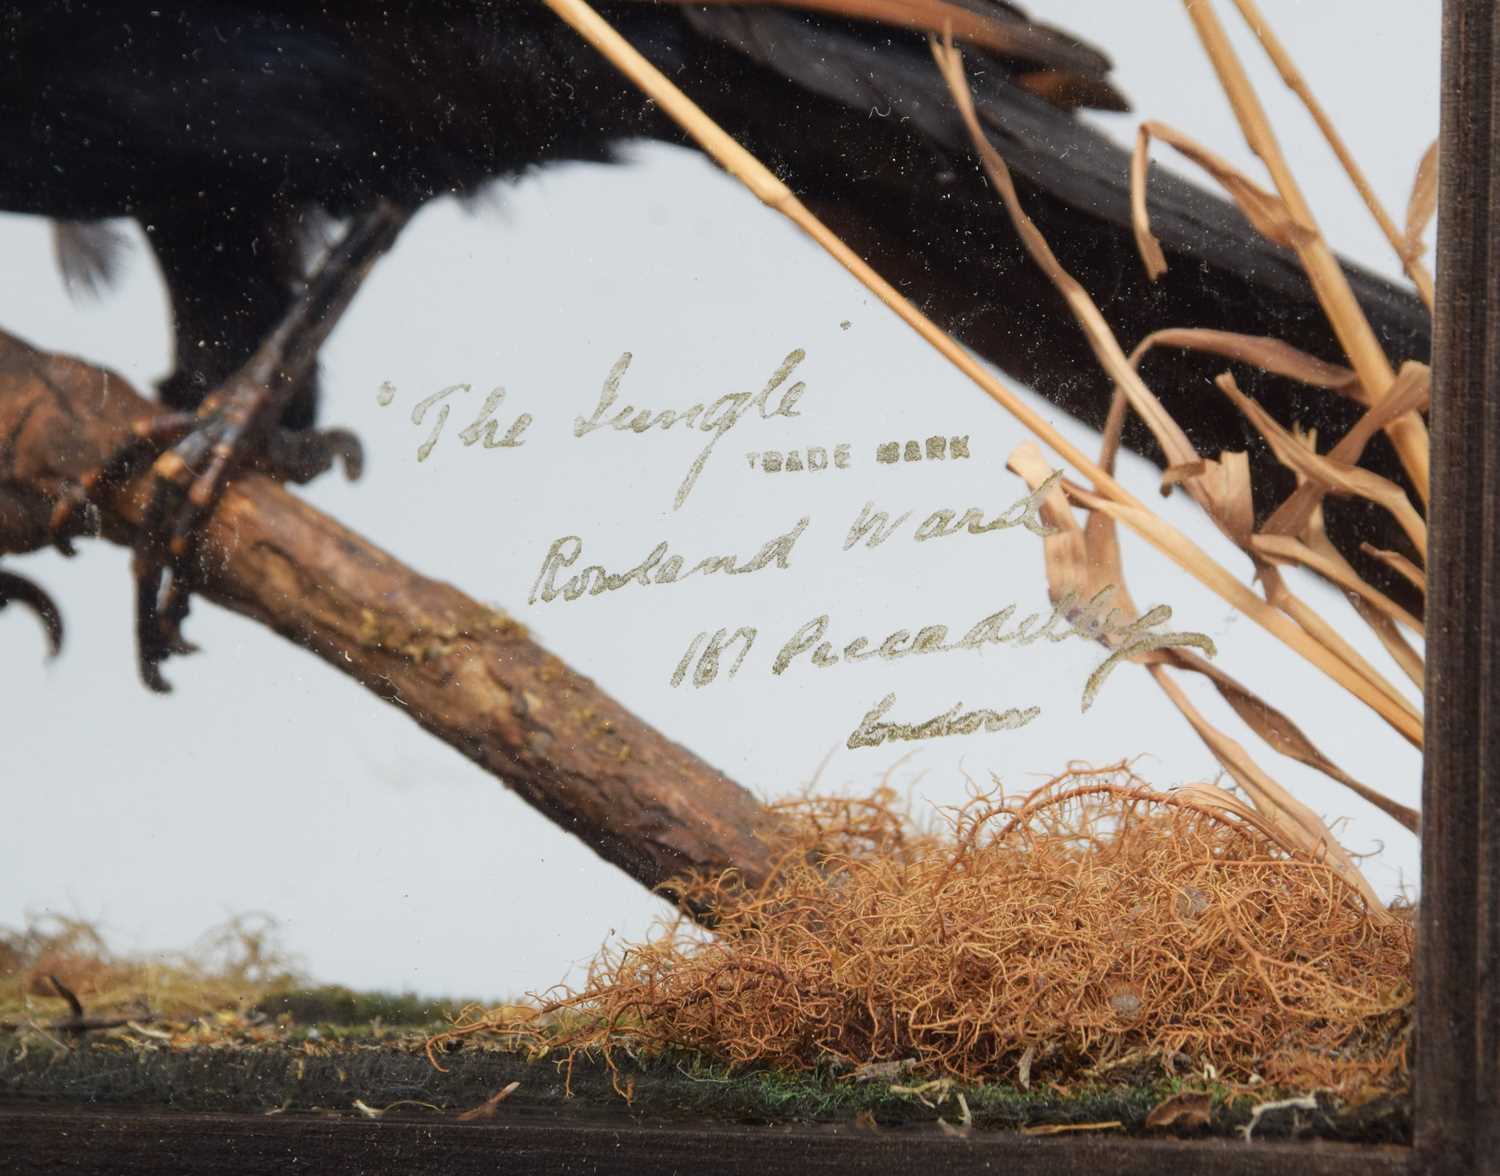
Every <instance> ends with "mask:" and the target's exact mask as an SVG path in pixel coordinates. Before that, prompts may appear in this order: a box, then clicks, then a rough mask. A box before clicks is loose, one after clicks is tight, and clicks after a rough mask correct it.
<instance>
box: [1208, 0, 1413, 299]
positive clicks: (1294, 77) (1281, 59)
mask: <svg viewBox="0 0 1500 1176" xmlns="http://www.w3.org/2000/svg"><path fill="white" fill-rule="evenodd" d="M1234 3H1235V7H1237V8H1238V9H1239V10H1240V15H1241V16H1243V17H1244V18H1245V23H1246V24H1248V25H1249V26H1250V28H1251V29H1252V30H1254V32H1255V35H1256V37H1257V38H1258V39H1259V41H1260V43H1261V47H1262V48H1263V49H1265V51H1266V55H1267V56H1268V57H1269V58H1270V59H1271V62H1272V64H1274V65H1275V66H1276V70H1277V72H1278V73H1280V74H1281V80H1282V81H1284V82H1285V83H1286V85H1287V88H1288V89H1289V90H1291V91H1292V93H1294V94H1296V95H1297V97H1298V98H1299V99H1301V100H1302V105H1303V106H1305V107H1306V108H1307V112H1308V114H1310V115H1312V118H1313V121H1314V122H1315V123H1317V124H1318V130H1320V131H1322V132H1323V138H1324V139H1326V140H1327V142H1328V146H1329V147H1331V148H1332V149H1333V153H1334V154H1335V155H1336V156H1338V160H1339V163H1340V164H1342V165H1343V168H1344V171H1345V172H1346V173H1347V174H1348V176H1349V179H1350V180H1351V181H1352V182H1353V184H1354V187H1355V188H1356V189H1357V190H1358V192H1359V195H1360V199H1362V200H1363V201H1364V202H1365V207H1366V208H1368V209H1369V210H1370V215H1371V216H1373V217H1374V218H1375V223H1376V224H1378V225H1379V226H1380V231H1381V232H1382V233H1384V234H1385V238H1386V240H1387V241H1389V242H1390V243H1391V248H1392V249H1394V250H1395V251H1396V256H1398V257H1399V258H1400V259H1401V264H1402V265H1403V266H1404V267H1405V269H1406V273H1407V276H1408V277H1409V278H1411V280H1412V283H1413V285H1415V286H1416V288H1417V293H1418V294H1420V295H1421V297H1422V301H1423V302H1424V303H1426V305H1427V311H1428V313H1429V314H1430V313H1432V275H1431V274H1430V273H1428V272H1427V267H1426V266H1424V265H1423V264H1422V263H1421V260H1420V258H1421V255H1422V245H1421V240H1422V230H1423V228H1425V226H1426V218H1425V217H1423V216H1422V215H1421V213H1422V209H1421V208H1419V207H1417V192H1416V191H1413V193H1412V197H1413V199H1412V208H1409V209H1408V211H1407V227H1406V233H1405V234H1404V235H1403V234H1402V232H1401V231H1400V230H1399V229H1397V228H1396V224H1395V222H1394V221H1392V220H1391V217H1390V213H1388V212H1386V210H1385V205H1383V204H1382V203H1381V202H1380V198H1379V197H1378V196H1376V195H1375V190H1374V189H1373V188H1371V187H1370V181H1369V180H1367V179H1366V178H1365V173H1364V172H1363V170H1361V168H1360V166H1359V164H1358V163H1356V162H1355V160H1354V156H1353V154H1352V153H1351V152H1350V150H1349V146H1348V144H1346V143H1345V142H1344V137H1343V136H1342V135H1340V134H1339V131H1338V128H1337V127H1336V126H1334V124H1333V120H1332V119H1330V118H1329V117H1328V112H1327V111H1326V110H1324V109H1323V106H1322V103H1320V102H1319V101H1318V100H1317V99H1316V98H1315V97H1313V92H1312V89H1311V87H1309V86H1308V84H1307V79H1306V78H1304V77H1303V76H1302V73H1301V71H1300V70H1298V68H1297V66H1296V64H1295V63H1294V62H1293V61H1292V56H1291V54H1290V53H1288V52H1287V49H1286V46H1285V45H1283V44H1282V43H1281V40H1280V38H1278V37H1277V36H1276V33H1275V32H1274V31H1273V30H1272V28H1271V25H1270V23H1269V22H1268V21H1267V20H1266V18H1265V17H1264V16H1263V15H1262V14H1261V11H1260V8H1259V7H1258V6H1257V5H1256V3H1255V0H1234ZM1423 162H1424V164H1425V163H1426V159H1425V158H1424V160H1423ZM1432 171H1433V172H1434V173H1435V171H1436V169H1435V168H1433V169H1432ZM1417 187H1418V189H1422V188H1423V181H1422V172H1421V169H1420V168H1419V169H1418V172H1417ZM1422 196H1423V199H1424V201H1425V200H1430V207H1431V211H1436V209H1437V184H1436V177H1435V174H1434V177H1433V182H1432V184H1431V186H1430V192H1428V191H1427V190H1426V189H1423V190H1422ZM1413 213H1415V214H1416V218H1414V216H1413ZM1430 215H1431V212H1430V211H1429V212H1428V213H1427V216H1430ZM1413 225H1415V228H1413Z"/></svg>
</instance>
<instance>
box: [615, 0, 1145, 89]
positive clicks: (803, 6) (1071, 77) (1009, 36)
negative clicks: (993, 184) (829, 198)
mask: <svg viewBox="0 0 1500 1176" xmlns="http://www.w3.org/2000/svg"><path fill="white" fill-rule="evenodd" d="M643 2H646V3H653V4H676V5H683V6H687V5H691V7H692V8H693V9H695V10H696V11H695V13H694V18H695V23H697V24H699V25H700V27H712V26H713V24H715V23H716V17H715V14H713V13H708V12H703V11H702V10H703V9H704V8H729V9H731V10H732V12H731V13H725V14H721V16H722V19H723V20H725V21H726V22H729V21H732V22H734V23H735V24H737V25H738V26H739V27H740V28H741V29H744V28H746V27H753V26H755V25H756V24H758V23H759V22H760V17H758V16H757V14H756V13H755V11H754V10H755V9H773V8H789V9H796V10H800V11H802V12H804V13H808V14H816V15H821V16H831V17H839V18H844V19H849V20H858V21H865V22H870V23H874V24H881V25H888V26H891V27H894V28H901V29H908V30H911V31H913V32H919V33H934V34H938V35H942V34H943V33H945V32H952V34H953V36H954V37H955V38H957V39H958V40H959V41H961V42H964V43H966V44H967V45H968V46H969V47H970V48H972V49H978V50H982V51H984V52H985V53H986V55H988V56H990V57H992V58H995V59H998V60H999V61H1001V62H1003V63H1004V64H1005V65H1006V67H1007V69H1008V72H1010V73H1011V74H1012V76H1013V77H1014V79H1015V80H1016V81H1017V82H1018V83H1019V84H1020V85H1021V86H1022V88H1024V89H1026V90H1029V91H1031V92H1032V93H1034V94H1036V95H1038V96H1039V97H1041V98H1045V99H1046V100H1047V101H1048V102H1050V103H1052V104H1053V105H1055V106H1059V107H1061V108H1063V109H1069V110H1071V109H1073V108H1075V107H1078V106H1089V107H1096V108H1099V109H1103V110H1127V109H1129V104H1128V103H1127V102H1126V101H1125V99H1124V97H1123V96H1122V95H1121V94H1120V93H1119V91H1118V90H1116V89H1115V88H1114V86H1113V85H1112V84H1111V83H1110V81H1109V72H1110V68H1111V64H1110V60H1109V58H1108V57H1107V56H1106V55H1105V54H1104V53H1103V52H1101V51H1100V50H1099V49H1096V48H1095V47H1094V46H1092V45H1089V44H1087V43H1086V42H1084V41H1082V40H1080V39H1079V38H1077V37H1075V36H1073V35H1072V34H1071V33H1069V32H1066V31H1064V30H1062V29H1058V28H1054V27H1052V26H1051V25H1045V24H1040V23H1038V22H1036V21H1033V20H1032V19H1031V18H1030V17H1029V16H1027V15H1026V13H1025V12H1024V11H1023V10H1022V9H1020V8H1018V7H1017V6H1016V5H1014V4H1008V3H1002V2H1000V0H643Z"/></svg>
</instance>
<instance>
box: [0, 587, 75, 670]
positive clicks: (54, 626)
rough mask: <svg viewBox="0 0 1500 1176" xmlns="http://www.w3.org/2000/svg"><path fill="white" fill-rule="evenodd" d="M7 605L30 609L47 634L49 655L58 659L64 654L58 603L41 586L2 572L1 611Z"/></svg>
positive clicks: (60, 614) (0, 589)
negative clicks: (60, 654) (59, 655)
mask: <svg viewBox="0 0 1500 1176" xmlns="http://www.w3.org/2000/svg"><path fill="white" fill-rule="evenodd" d="M7 604H19V605H22V606H24V607H25V608H27V609H29V610H30V611H31V613H32V615H34V616H35V617H36V619H37V620H38V621H40V622H41V626H42V629H43V631H45V632H46V634H47V655H48V656H49V657H56V656H57V655H58V654H59V653H61V652H62V643H63V620H62V613H61V612H60V611H59V610H58V607H57V603H56V601H54V600H53V599H52V597H51V596H49V595H48V594H47V592H46V591H45V590H44V589H42V588H41V587H40V586H39V585H37V584H35V583H33V582H32V581H30V580H28V579H26V578H25V577H24V576H17V575H16V574H14V573H13V572H7V571H3V570H0V609H4V608H5V606H6V605H7Z"/></svg>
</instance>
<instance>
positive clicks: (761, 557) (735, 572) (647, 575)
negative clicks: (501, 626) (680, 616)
mask: <svg viewBox="0 0 1500 1176" xmlns="http://www.w3.org/2000/svg"><path fill="white" fill-rule="evenodd" d="M811 521H812V520H811V519H810V518H808V516H806V515H803V516H802V518H800V519H799V520H798V521H797V524H796V526H794V527H793V528H792V529H791V530H790V531H787V532H786V533H785V534H784V535H778V536H777V537H776V538H775V539H772V540H770V541H769V542H767V543H766V544H765V545H764V546H762V547H761V549H760V551H759V552H758V553H757V554H756V555H755V556H754V557H753V558H752V559H749V560H746V561H745V562H744V563H741V562H739V561H738V560H736V559H735V557H734V556H732V555H711V556H709V557H708V558H707V559H700V560H699V561H698V562H697V563H695V564H694V565H693V566H692V567H688V566H687V562H686V561H685V560H684V559H683V558H682V556H680V555H668V554H667V552H668V551H669V550H670V548H669V547H668V545H667V544H666V543H665V542H662V543H658V544H657V545H656V546H655V547H653V548H652V549H651V551H650V553H649V554H648V555H647V556H646V558H645V559H643V560H641V562H640V563H638V564H636V565H635V567H633V568H627V569H625V570H624V571H621V572H610V571H608V570H606V569H605V568H604V567H603V566H602V565H600V564H590V565H589V566H588V567H586V568H584V569H583V571H581V572H579V573H578V574H577V575H574V576H569V577H568V578H567V579H566V580H564V581H563V582H562V583H561V584H559V583H558V582H557V577H558V576H559V574H561V572H562V571H563V570H564V569H566V568H570V567H572V566H573V565H574V564H576V563H577V562H578V559H579V557H580V556H581V555H582V554H583V540H582V539H580V538H579V537H578V536H577V535H564V536H563V537H562V538H561V539H558V540H556V541H555V542H554V543H553V544H552V546H551V547H549V548H548V549H547V557H546V558H545V559H544V560H542V570H541V571H539V572H538V573H537V576H536V582H535V583H534V584H532V586H531V595H530V596H528V597H527V602H528V603H530V604H535V603H536V602H537V601H538V600H542V601H546V602H548V603H550V602H551V601H553V600H555V599H557V597H559V596H561V597H562V598H563V599H564V600H577V599H578V598H579V597H580V596H582V595H584V594H585V593H587V594H588V595H590V596H598V595H599V594H600V593H602V592H617V591H619V590H620V589H621V588H625V587H627V586H628V585H631V584H639V585H640V586H641V587H643V588H649V587H651V585H653V584H675V583H676V582H677V581H679V580H686V579H687V578H688V577H689V576H692V575H696V574H697V573H698V572H703V573H704V574H705V575H707V574H709V573H712V572H723V573H724V574H725V575H729V576H741V575H744V574H745V573H747V572H758V571H760V570H761V569H762V568H767V567H770V566H772V565H773V564H774V565H775V566H776V567H778V568H781V569H783V570H785V569H786V568H789V567H791V563H790V562H789V561H790V560H791V558H792V548H793V547H795V546H796V544H797V540H798V539H800V538H801V537H802V532H803V531H805V530H807V524H808V523H809V522H811ZM684 569H685V570H684Z"/></svg>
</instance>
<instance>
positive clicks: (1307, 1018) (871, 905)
mask: <svg viewBox="0 0 1500 1176" xmlns="http://www.w3.org/2000/svg"><path fill="white" fill-rule="evenodd" d="M782 807H783V809H784V810H785V811H786V812H787V813H788V815H790V816H792V817H793V818H795V819H796V821H797V825H798V827H799V829H800V835H799V836H797V837H796V838H795V839H794V840H793V842H792V843H791V844H789V845H787V846H785V847H783V852H782V854H781V857H780V860H779V866H778V869H777V871H776V873H775V875H774V876H773V878H772V879H771V880H770V881H769V882H768V883H767V884H766V885H765V886H763V887H762V888H760V889H759V890H756V891H754V892H748V893H747V892H745V891H743V890H741V889H739V888H738V886H737V880H736V879H734V878H733V877H732V876H727V875H726V876H723V877H718V878H699V879H695V880H692V881H691V883H690V885H689V886H688V887H687V888H686V893H687V894H688V895H690V896H691V897H692V898H693V899H694V900H696V901H708V902H710V903H712V904H714V905H715V906H716V907H717V909H719V911H720V912H721V918H720V921H719V923H718V926H717V928H716V929H715V931H714V932H713V933H712V934H708V933H705V932H702V931H701V930H699V929H697V928H695V927H693V926H691V925H690V924H688V923H687V922H685V921H681V922H677V923H674V924H671V925H669V926H666V927H665V928H664V929H663V930H662V932H661V933H660V934H658V935H657V936H656V937H655V938H653V939H651V940H650V941H649V942H646V943H643V944H639V945H635V946H631V947H628V948H626V949H624V950H623V951H619V952H614V953H607V954H605V955H602V956H601V957H600V958H599V959H598V960H597V961H596V962H595V965H594V967H593V969H592V971H591V974H590V977H589V980H588V983H587V984H586V986H585V988H584V989H583V991H581V992H578V993H569V994H567V995H565V996H564V998H563V999H561V1000H557V1001H552V1002H550V1003H548V1004H546V1005H544V1006H542V1007H541V1008H540V1009H539V1010H538V1011H537V1012H536V1013H534V1014H533V1015H532V1016H531V1017H530V1018H529V1019H523V1020H518V1019H517V1017H516V1016H515V1013H514V1011H513V1010H512V1011H508V1012H506V1013H503V1014H497V1015H483V1014H480V1013H477V1012H473V1013H470V1014H468V1015H467V1016H465V1017H463V1018H461V1019H460V1021H459V1022H458V1023H457V1024H455V1026H454V1028H453V1029H452V1030H451V1031H450V1032H449V1033H448V1034H445V1035H444V1037H446V1038H449V1039H451V1038H453V1037H459V1036H465V1035H468V1034H470V1033H475V1032H483V1031H487V1030H499V1031H503V1032H506V1033H509V1034H516V1033H520V1034H523V1035H524V1034H530V1035H532V1037H533V1040H534V1041H535V1042H536V1043H537V1044H538V1045H539V1046H546V1047H549V1048H560V1049H562V1050H564V1051H565V1053H566V1056H567V1057H568V1058H569V1059H571V1058H572V1057H574V1056H576V1054H577V1053H578V1052H579V1051H582V1050H589V1049H595V1048H599V1049H602V1050H603V1051H604V1053H605V1055H606V1057H608V1056H609V1054H610V1053H611V1052H612V1051H614V1050H617V1049H620V1048H622V1047H623V1048H626V1049H628V1050H629V1051H630V1052H632V1053H634V1052H637V1051H641V1050H645V1051H648V1052H649V1051H650V1050H654V1049H662V1048H668V1047H676V1048H689V1049H694V1050H698V1051H701V1052H703V1053H705V1054H707V1055H710V1056H712V1057H715V1058H719V1059H723V1060H725V1061H728V1062H730V1063H735V1064H749V1063H769V1064H772V1065H776V1066H781V1067H786V1068H789V1069H793V1070H810V1069H815V1068H826V1067H829V1066H833V1067H841V1066H844V1067H847V1066H853V1067H860V1066H866V1067H868V1066H869V1065H870V1064H871V1063H881V1062H906V1063H908V1066H907V1068H908V1069H909V1070H910V1071H911V1072H914V1073H925V1074H933V1075H943V1076H951V1077H954V1078H957V1079H960V1080H963V1081H969V1082H980V1081H994V1080H1005V1081H1015V1080H1016V1079H1017V1078H1018V1077H1019V1078H1020V1079H1021V1080H1022V1081H1023V1082H1025V1081H1027V1080H1032V1081H1035V1080H1040V1079H1042V1078H1046V1079H1049V1080H1052V1081H1056V1082H1062V1083H1066V1082H1068V1081H1072V1080H1074V1079H1076V1078H1078V1077H1079V1076H1081V1075H1084V1074H1086V1073H1096V1074H1097V1073H1098V1072H1100V1070H1101V1069H1107V1068H1108V1067H1110V1066H1111V1065H1114V1064H1118V1063H1120V1062H1121V1061H1123V1060H1125V1059H1130V1058H1140V1057H1155V1058H1156V1059H1158V1060H1159V1061H1162V1062H1164V1063H1165V1064H1166V1065H1167V1066H1168V1067H1169V1068H1170V1067H1171V1066H1172V1065H1174V1064H1176V1065H1181V1064H1182V1063H1184V1062H1186V1063H1188V1064H1191V1066H1192V1067H1193V1068H1195V1069H1197V1070H1199V1071H1203V1070H1204V1069H1205V1068H1206V1067H1212V1068H1213V1069H1212V1071H1209V1072H1211V1073H1215V1074H1217V1075H1218V1076H1219V1077H1220V1078H1221V1079H1223V1080H1225V1081H1228V1082H1231V1083H1237V1084H1252V1083H1258V1082H1261V1081H1264V1082H1267V1083H1270V1084H1273V1085H1284V1084H1292V1085H1295V1084H1299V1083H1311V1084H1314V1085H1317V1086H1320V1087H1329V1088H1333V1089H1343V1090H1344V1092H1345V1093H1353V1092H1355V1091H1356V1090H1357V1091H1363V1092H1370V1091H1375V1090H1380V1089H1389V1088H1391V1087H1392V1086H1394V1085H1397V1084H1399V1083H1400V1082H1401V1081H1402V1080H1403V1078H1404V1075H1405V1036H1404V1032H1405V1027H1406V1025H1407V1024H1408V1020H1409V1018H1408V1011H1409V1005H1410V1000H1411V993H1412V986H1411V965H1412V953H1413V946H1414V935H1413V929H1412V926H1411V924H1410V922H1409V921H1408V920H1405V919H1402V918H1399V917H1396V916H1394V915H1392V913H1391V912H1388V911H1386V910H1383V909H1372V908H1370V907H1369V906H1368V905H1367V904H1366V902H1365V900H1364V899H1363V898H1362V897H1361V896H1360V895H1359V894H1358V893H1357V892H1356V891H1355V890H1354V889H1353V888H1352V887H1350V886H1349V885H1348V884H1347V883H1346V882H1344V881H1343V880H1342V879H1341V878H1340V877H1339V875H1338V874H1337V873H1336V872H1335V871H1334V870H1333V869H1332V868H1331V867H1330V866H1328V865H1326V864H1324V863H1322V862H1319V861H1315V860H1309V859H1307V858H1305V857H1299V856H1298V855H1296V854H1294V853H1292V852H1289V851H1288V850H1287V849H1286V848H1285V847H1283V846H1282V845H1280V844H1278V843H1277V842H1276V841H1275V840H1274V839H1273V838H1272V837H1271V836H1270V835H1269V834H1268V833H1267V832H1266V831H1265V830H1264V829H1263V828H1261V827H1259V826H1257V824H1256V823H1255V822H1254V821H1253V820H1247V819H1244V818H1242V817H1240V816H1237V815H1236V814H1235V813H1234V812H1233V811H1225V810H1221V809H1210V808H1208V807H1205V806H1203V805H1202V804H1200V803H1198V802H1197V801H1195V800H1193V799H1190V798H1187V797H1182V796H1174V795H1172V794H1169V793H1165V794H1164V793H1159V792H1153V791H1151V790H1150V789H1148V788H1146V787H1144V786H1143V784H1142V782H1141V781H1140V780H1138V779H1136V778H1135V777H1134V776H1132V775H1131V774H1130V773H1129V772H1128V771H1127V770H1125V769H1124V768H1123V767H1121V768H1116V769H1112V770H1110V771H1108V772H1105V773H1087V772H1082V771H1078V772H1070V773H1068V774H1066V775H1064V776H1062V777H1059V778H1058V779H1056V780H1054V781H1052V782H1051V784H1049V785H1048V786H1047V787H1046V788H1044V789H1042V790H1040V791H1039V792H1036V793H1033V794H1032V795H1030V796H1029V797H1027V798H1025V799H1018V800H1012V801H1007V800H1005V799H1004V798H1003V797H1002V796H1000V795H999V794H998V793H993V794H980V795H976V796H974V797H973V798H972V799H971V800H969V801H968V803H966V804H965V805H963V806H961V807H960V808H958V809H957V810H955V811H953V812H952V813H950V814H948V819H947V821H946V822H945V823H944V824H943V825H942V826H941V827H939V828H935V829H934V828H920V827H918V826H917V825H916V824H915V823H914V822H913V821H912V820H911V818H910V817H909V815H908V814H906V813H904V812H903V811H901V809H900V808H899V807H898V806H897V804H896V800H895V797H894V796H893V795H892V794H890V793H889V792H882V793H880V794H877V795H876V796H875V797H874V798H871V799H868V800H848V799H804V800H800V801H797V802H795V803H792V804H788V805H784V806H782Z"/></svg>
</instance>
